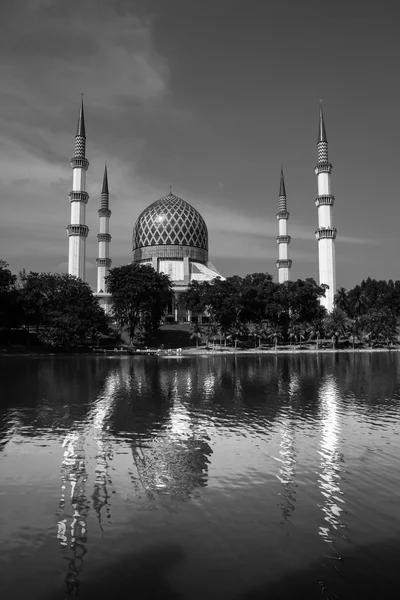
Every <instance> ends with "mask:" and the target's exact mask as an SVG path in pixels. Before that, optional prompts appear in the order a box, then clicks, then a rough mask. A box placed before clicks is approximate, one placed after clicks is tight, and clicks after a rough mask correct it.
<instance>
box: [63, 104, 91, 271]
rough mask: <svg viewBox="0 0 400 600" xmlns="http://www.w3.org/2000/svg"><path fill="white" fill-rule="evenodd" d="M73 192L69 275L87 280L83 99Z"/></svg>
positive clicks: (70, 196) (69, 229) (69, 228)
mask: <svg viewBox="0 0 400 600" xmlns="http://www.w3.org/2000/svg"><path fill="white" fill-rule="evenodd" d="M71 167H72V191H71V192H70V193H69V199H70V202H71V223H70V225H68V227H67V232H68V236H69V252H68V273H69V274H70V275H75V277H80V278H81V279H83V280H84V279H85V263H86V238H87V235H88V232H89V227H88V226H87V225H86V224H85V221H86V204H87V202H88V200H89V194H88V193H87V191H86V171H87V170H88V167H89V161H88V160H87V158H86V133H85V115H84V112H83V97H82V101H81V109H80V113H79V120H78V128H77V130H76V136H75V156H74V157H73V158H71Z"/></svg>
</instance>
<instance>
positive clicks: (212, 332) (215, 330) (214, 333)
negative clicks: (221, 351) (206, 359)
mask: <svg viewBox="0 0 400 600" xmlns="http://www.w3.org/2000/svg"><path fill="white" fill-rule="evenodd" d="M219 335H220V331H219V327H218V325H217V324H216V323H211V324H210V325H209V327H208V336H209V337H210V338H211V339H212V341H213V350H215V338H217V337H218V336H219Z"/></svg>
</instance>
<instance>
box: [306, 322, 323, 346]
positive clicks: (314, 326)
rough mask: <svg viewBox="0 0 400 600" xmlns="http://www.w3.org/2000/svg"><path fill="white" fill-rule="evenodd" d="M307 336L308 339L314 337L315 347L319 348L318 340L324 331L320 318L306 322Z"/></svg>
mask: <svg viewBox="0 0 400 600" xmlns="http://www.w3.org/2000/svg"><path fill="white" fill-rule="evenodd" d="M307 332H308V336H309V339H311V340H312V339H314V338H315V339H316V349H317V350H318V348H319V340H320V337H321V335H323V333H324V327H323V324H322V320H321V319H314V320H313V321H312V322H311V323H309V324H308V330H307Z"/></svg>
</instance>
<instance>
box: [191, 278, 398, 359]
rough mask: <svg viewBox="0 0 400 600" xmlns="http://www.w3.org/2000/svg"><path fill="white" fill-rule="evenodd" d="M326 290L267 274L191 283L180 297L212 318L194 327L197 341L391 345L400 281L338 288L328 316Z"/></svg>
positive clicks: (311, 281) (309, 281) (394, 338)
mask: <svg viewBox="0 0 400 600" xmlns="http://www.w3.org/2000/svg"><path fill="white" fill-rule="evenodd" d="M324 295H325V287H324V286H319V285H317V284H316V282H315V281H314V279H305V280H301V279H299V280H297V281H289V282H286V283H284V284H279V283H276V282H274V281H273V279H272V276H271V275H269V274H268V273H266V274H265V273H255V274H252V275H247V276H246V277H243V278H242V277H238V276H234V277H228V278H227V279H226V280H225V281H223V280H216V281H214V282H213V283H208V282H196V281H195V282H193V283H192V284H191V285H190V286H189V289H188V291H187V292H186V293H185V294H183V295H182V299H181V301H182V302H183V303H184V306H185V307H186V308H187V309H188V310H191V311H193V312H194V314H196V313H197V314H202V313H203V314H206V315H208V323H207V325H204V324H201V323H199V322H197V323H195V324H194V325H193V328H192V337H193V338H195V339H196V343H198V342H199V341H200V340H202V341H205V342H206V343H209V342H210V340H211V341H212V343H213V344H215V341H216V340H217V339H219V340H220V343H221V341H222V342H223V343H224V344H225V345H226V343H227V341H228V343H232V344H234V345H235V346H237V343H238V341H239V340H240V341H243V340H244V341H245V342H246V340H247V343H248V344H251V343H252V341H253V342H254V345H255V346H256V345H258V346H261V343H262V342H268V343H270V344H273V345H275V346H278V344H280V343H285V344H293V343H298V344H299V345H300V346H301V345H302V344H303V343H305V342H311V341H313V340H314V341H315V344H316V346H317V347H318V346H319V344H320V341H321V340H326V339H329V340H330V343H331V344H332V347H333V348H335V347H336V346H337V344H338V343H339V342H340V341H341V342H346V343H349V344H351V345H352V346H353V348H354V347H355V346H356V344H357V345H359V344H368V345H369V346H371V347H373V346H377V345H387V346H390V345H391V344H393V343H396V342H397V339H398V330H397V327H398V322H399V318H400V281H396V282H393V281H391V280H389V281H388V282H386V281H377V280H375V279H371V278H368V279H366V280H363V281H362V282H361V284H360V285H356V286H355V287H354V288H352V289H351V290H349V291H347V290H346V289H344V288H339V289H338V290H337V293H336V295H335V308H334V310H333V311H332V312H331V313H330V314H327V313H326V311H325V309H324V308H323V307H322V306H321V304H320V298H321V297H322V296H324Z"/></svg>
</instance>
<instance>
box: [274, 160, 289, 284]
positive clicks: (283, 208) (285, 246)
mask: <svg viewBox="0 0 400 600" xmlns="http://www.w3.org/2000/svg"><path fill="white" fill-rule="evenodd" d="M276 218H277V219H278V227H279V229H278V232H279V235H278V237H277V238H276V241H277V244H278V260H277V261H276V266H277V267H278V282H279V283H285V281H289V279H290V267H291V266H292V261H291V260H290V258H289V244H290V240H291V238H290V235H288V219H289V213H288V211H287V203H286V189H285V179H284V177H283V168H282V167H281V184H280V188H279V210H278V213H277V215H276Z"/></svg>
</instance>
